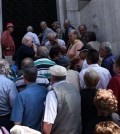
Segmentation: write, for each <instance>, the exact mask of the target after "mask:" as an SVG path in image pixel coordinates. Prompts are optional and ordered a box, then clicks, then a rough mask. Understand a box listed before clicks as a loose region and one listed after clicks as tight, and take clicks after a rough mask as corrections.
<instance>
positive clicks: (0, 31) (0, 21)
mask: <svg viewBox="0 0 120 134" xmlns="http://www.w3.org/2000/svg"><path fill="white" fill-rule="evenodd" d="M2 29H3V27H2V0H0V58H2V50H1V33H2Z"/></svg>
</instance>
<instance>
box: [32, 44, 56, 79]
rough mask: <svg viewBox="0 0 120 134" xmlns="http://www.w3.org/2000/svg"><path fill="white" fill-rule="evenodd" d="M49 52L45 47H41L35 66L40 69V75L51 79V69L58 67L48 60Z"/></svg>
mask: <svg viewBox="0 0 120 134" xmlns="http://www.w3.org/2000/svg"><path fill="white" fill-rule="evenodd" d="M48 56H49V51H48V49H47V48H46V47H45V46H41V47H39V48H38V51H37V58H38V59H37V60H36V61H34V65H35V66H36V67H37V69H38V75H42V76H44V77H46V78H48V79H50V72H49V67H51V66H53V65H56V63H55V62H54V61H52V60H50V59H49V58H48Z"/></svg>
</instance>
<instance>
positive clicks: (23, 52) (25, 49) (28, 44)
mask: <svg viewBox="0 0 120 134" xmlns="http://www.w3.org/2000/svg"><path fill="white" fill-rule="evenodd" d="M36 52H37V46H36V45H35V44H34V43H33V39H32V38H31V37H30V36H26V35H25V36H24V37H23V39H22V45H21V46H20V47H19V49H18V50H17V54H16V64H17V65H18V68H19V69H21V61H22V60H23V59H24V58H27V57H29V58H33V57H34V56H35V54H36Z"/></svg>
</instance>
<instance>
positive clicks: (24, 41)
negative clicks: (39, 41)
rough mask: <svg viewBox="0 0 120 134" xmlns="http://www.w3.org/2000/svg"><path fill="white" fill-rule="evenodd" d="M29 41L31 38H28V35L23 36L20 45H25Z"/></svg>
mask: <svg viewBox="0 0 120 134" xmlns="http://www.w3.org/2000/svg"><path fill="white" fill-rule="evenodd" d="M29 39H32V38H31V37H30V36H28V35H25V36H24V37H23V38H22V44H26V43H27V41H28V40H29Z"/></svg>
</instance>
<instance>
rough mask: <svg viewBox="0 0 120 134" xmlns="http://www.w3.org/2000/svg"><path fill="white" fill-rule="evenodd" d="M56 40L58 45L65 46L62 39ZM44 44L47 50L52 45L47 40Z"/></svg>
mask: <svg viewBox="0 0 120 134" xmlns="http://www.w3.org/2000/svg"><path fill="white" fill-rule="evenodd" d="M57 41H58V45H59V46H61V47H64V48H66V46H65V42H64V40H61V39H57ZM45 46H46V47H47V48H48V50H50V48H51V47H52V46H53V45H52V44H51V43H50V41H47V42H46V43H45Z"/></svg>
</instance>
